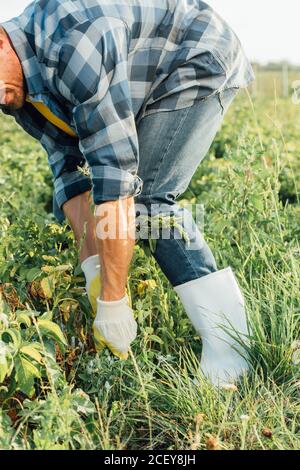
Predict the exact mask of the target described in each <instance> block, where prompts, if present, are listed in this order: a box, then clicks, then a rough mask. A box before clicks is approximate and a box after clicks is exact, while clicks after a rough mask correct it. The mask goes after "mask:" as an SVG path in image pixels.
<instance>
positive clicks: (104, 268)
mask: <svg viewBox="0 0 300 470" xmlns="http://www.w3.org/2000/svg"><path fill="white" fill-rule="evenodd" d="M96 224H97V225H96V236H97V246H98V252H99V256H100V265H101V281H102V283H101V285H102V292H101V299H102V300H104V301H114V300H120V299H121V298H123V297H124V296H125V289H126V283H127V276H128V270H129V266H130V263H131V260H132V256H133V250H134V245H135V210H134V199H133V197H130V198H126V199H119V200H117V201H110V202H105V203H103V204H100V205H98V206H97V208H96Z"/></svg>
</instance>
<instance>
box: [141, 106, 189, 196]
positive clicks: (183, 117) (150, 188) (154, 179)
mask: <svg viewBox="0 0 300 470" xmlns="http://www.w3.org/2000/svg"><path fill="white" fill-rule="evenodd" d="M190 109H191V107H188V108H184V110H185V113H184V115H183V116H182V118H181V120H180V122H179V124H178V127H177V129H176V131H175V132H174V134H173V136H172V139H171V140H170V142H169V144H168V146H167V148H166V150H165V151H164V153H163V154H162V157H161V158H160V160H159V164H158V165H157V166H156V169H155V176H154V178H153V181H152V183H151V186H150V187H149V194H150V195H151V192H152V187H153V185H154V183H155V181H156V178H157V172H158V170H159V168H160V165H161V163H162V161H163V160H164V158H165V156H166V155H167V154H168V151H169V148H170V147H171V145H172V143H173V142H174V140H175V137H176V136H177V134H178V132H179V131H180V130H181V128H182V125H183V123H184V120H185V119H186V117H187V115H188V113H189V110H190Z"/></svg>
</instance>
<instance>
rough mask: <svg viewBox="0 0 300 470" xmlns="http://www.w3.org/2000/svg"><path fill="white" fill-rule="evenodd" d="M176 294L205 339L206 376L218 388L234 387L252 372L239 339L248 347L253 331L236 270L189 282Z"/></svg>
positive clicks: (203, 351)
mask: <svg viewBox="0 0 300 470" xmlns="http://www.w3.org/2000/svg"><path fill="white" fill-rule="evenodd" d="M175 291H176V292H177V294H178V295H179V297H180V299H181V301H182V303H183V306H184V308H185V310H186V313H187V315H188V317H189V318H190V320H191V322H192V324H193V326H194V328H195V329H196V331H197V333H198V334H199V336H200V337H201V339H202V344H203V349H202V357H201V362H200V367H201V370H202V372H203V374H204V375H205V376H206V377H207V378H208V379H209V380H210V381H211V382H212V383H213V385H216V386H224V385H227V384H229V383H234V382H235V381H236V380H237V379H238V378H239V377H240V376H241V375H243V374H244V373H246V372H247V370H248V369H249V365H248V363H247V361H246V359H245V357H246V352H245V350H244V349H243V348H242V347H241V345H240V344H239V342H238V341H237V340H236V339H235V338H239V339H240V340H241V341H243V342H244V343H246V344H247V342H248V336H249V331H248V327H247V320H246V313H245V304H244V299H243V295H242V293H241V290H240V288H239V286H238V283H237V281H236V279H235V276H234V274H233V272H232V269H231V268H227V269H223V270H222V271H217V272H215V273H212V274H209V275H208V276H204V277H202V278H199V279H196V280H194V281H191V282H187V283H186V284H182V285H180V286H178V287H175ZM231 335H232V336H233V337H232V336H231ZM241 354H242V355H243V356H244V357H242V355H241Z"/></svg>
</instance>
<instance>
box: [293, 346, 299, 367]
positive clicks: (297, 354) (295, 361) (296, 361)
mask: <svg viewBox="0 0 300 470" xmlns="http://www.w3.org/2000/svg"><path fill="white" fill-rule="evenodd" d="M292 363H293V364H295V366H298V365H299V364H300V349H296V351H295V352H294V354H293V355H292Z"/></svg>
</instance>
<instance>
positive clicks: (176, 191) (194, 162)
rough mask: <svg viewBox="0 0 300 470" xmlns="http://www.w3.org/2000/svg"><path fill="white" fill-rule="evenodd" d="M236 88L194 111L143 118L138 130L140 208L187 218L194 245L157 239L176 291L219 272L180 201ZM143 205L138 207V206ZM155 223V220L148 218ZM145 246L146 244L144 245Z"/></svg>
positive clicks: (196, 106) (158, 258)
mask: <svg viewBox="0 0 300 470" xmlns="http://www.w3.org/2000/svg"><path fill="white" fill-rule="evenodd" d="M237 92H238V89H233V88H232V89H229V90H226V91H224V92H221V93H219V94H217V95H213V96H210V97H209V98H207V99H205V100H201V101H197V102H196V104H194V105H193V106H191V107H188V108H184V109H179V110H176V111H171V112H160V113H155V114H149V115H147V116H145V117H144V118H143V119H142V120H141V121H140V123H139V126H138V129H137V130H138V137H139V155H140V161H139V170H138V175H139V177H140V178H141V179H142V180H143V189H142V192H141V194H140V195H138V196H137V197H136V199H135V202H136V204H137V205H142V206H143V207H146V209H147V210H148V211H150V210H151V207H152V205H153V204H155V205H158V204H162V205H163V207H165V208H166V209H167V210H166V212H168V211H170V212H171V214H172V215H174V216H175V217H179V218H183V217H184V220H185V225H184V231H185V232H186V234H187V235H188V237H189V239H190V243H192V245H193V249H192V250H191V249H189V245H188V244H187V243H186V241H185V240H184V239H183V238H182V237H178V236H176V234H175V232H176V229H173V231H172V233H171V235H172V236H171V237H169V239H164V238H163V237H160V238H159V239H157V240H156V243H155V250H154V252H153V256H154V257H155V259H156V261H157V262H158V264H159V266H160V268H161V270H162V271H163V272H164V274H165V275H166V277H167V278H168V280H169V281H170V283H171V284H172V285H173V286H174V287H175V286H178V285H181V284H184V283H186V282H189V281H192V280H194V279H198V278H200V277H203V276H206V275H208V274H210V273H213V272H215V271H217V269H218V268H217V265H216V261H215V258H214V256H213V254H212V252H211V250H210V248H209V246H208V245H207V243H206V242H205V240H204V238H203V235H202V233H201V232H200V230H199V229H198V227H197V226H196V224H195V221H194V220H193V217H192V216H191V214H187V213H185V212H186V209H183V208H181V207H180V206H179V205H178V204H177V202H176V200H177V198H178V197H179V196H180V195H182V194H183V193H184V192H185V191H186V189H187V188H188V185H189V183H190V180H191V178H192V176H193V175H194V173H195V171H196V170H197V168H198V166H199V164H200V163H201V161H202V160H203V159H204V157H205V156H206V154H207V153H208V151H209V148H210V146H211V144H212V142H213V140H214V138H215V135H216V133H217V131H218V130H219V128H220V126H221V124H222V120H223V118H224V115H225V112H226V111H227V109H228V107H229V105H230V104H231V102H232V101H233V99H234V98H235V96H236V94H237ZM137 207H139V206H137ZM150 220H151V219H150ZM146 243H147V242H146Z"/></svg>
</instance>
